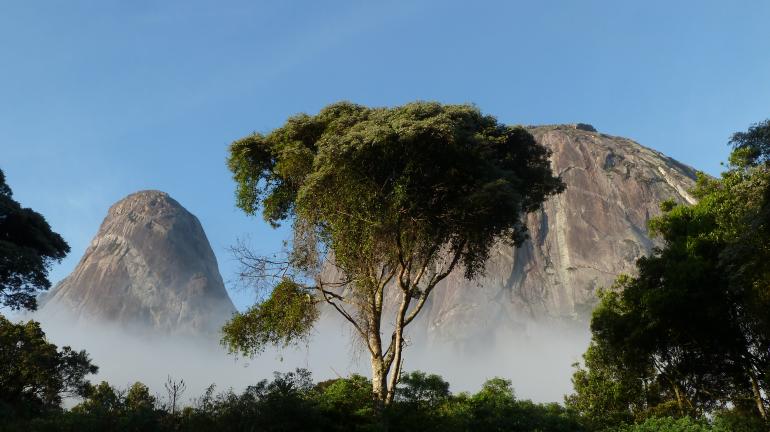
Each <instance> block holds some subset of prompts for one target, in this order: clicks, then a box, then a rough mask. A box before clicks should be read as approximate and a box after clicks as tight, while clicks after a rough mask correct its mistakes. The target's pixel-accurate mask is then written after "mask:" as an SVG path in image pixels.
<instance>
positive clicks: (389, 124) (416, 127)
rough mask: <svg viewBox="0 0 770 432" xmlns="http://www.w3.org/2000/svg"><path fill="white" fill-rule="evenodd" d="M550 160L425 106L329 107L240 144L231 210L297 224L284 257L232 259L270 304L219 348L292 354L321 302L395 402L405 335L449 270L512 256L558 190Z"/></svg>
mask: <svg viewBox="0 0 770 432" xmlns="http://www.w3.org/2000/svg"><path fill="white" fill-rule="evenodd" d="M548 157H549V152H548V150H546V149H545V148H544V147H542V146H540V145H539V144H537V143H536V142H535V140H534V138H533V137H532V135H530V134H529V133H528V132H527V131H526V130H525V129H524V128H522V127H509V126H506V125H503V124H500V123H499V122H498V121H497V120H496V119H495V118H494V117H492V116H488V115H483V114H481V112H480V111H479V110H478V109H477V108H475V107H472V106H468V105H441V104H438V103H426V102H418V103H411V104H407V105H404V106H399V107H395V108H368V107H364V106H360V105H355V104H351V103H337V104H333V105H330V106H328V107H326V108H324V109H323V110H321V112H319V113H318V114H317V115H315V116H310V115H305V114H301V115H297V116H294V117H291V118H290V119H289V120H288V121H287V122H286V124H284V125H283V126H282V127H280V128H278V129H276V130H274V131H272V132H270V133H269V134H267V135H263V134H257V133H255V134H253V135H251V136H248V137H246V138H243V139H241V140H239V141H236V142H234V143H233V144H232V146H231V148H230V157H229V161H228V163H229V167H230V169H231V170H232V172H233V174H234V178H235V180H236V182H237V186H238V192H237V203H238V206H239V207H240V208H241V209H243V210H244V211H245V212H246V213H248V214H256V213H258V212H259V211H260V210H261V211H262V214H263V217H264V218H265V220H266V221H268V222H269V223H270V224H272V225H273V226H278V225H279V224H280V223H281V222H283V221H287V220H288V221H291V222H292V227H293V231H294V238H293V241H292V242H291V243H290V244H289V248H288V250H287V251H286V254H285V256H278V257H260V256H256V255H255V254H253V253H251V251H249V250H248V249H247V248H237V252H239V256H240V258H241V261H242V263H243V264H244V269H245V271H244V276H245V277H247V278H250V279H252V280H256V281H258V282H259V283H260V284H262V285H261V286H262V287H265V288H267V290H269V291H270V293H269V294H266V296H265V300H264V301H262V302H259V303H257V304H256V305H254V306H253V307H252V308H251V309H249V310H248V311H247V312H245V313H243V314H240V315H237V316H235V317H234V319H233V320H232V321H231V322H230V323H228V324H227V325H226V326H225V328H224V333H225V336H224V342H225V343H226V344H227V345H229V346H230V348H231V349H233V350H240V351H242V352H243V353H245V354H249V355H253V354H255V353H258V352H259V351H260V350H261V349H263V348H264V346H265V345H267V344H284V345H285V344H289V343H292V342H294V341H296V340H298V339H301V338H302V337H303V336H305V335H307V333H308V331H309V330H310V328H311V327H312V325H313V322H314V321H315V319H316V318H317V317H318V309H317V307H318V304H319V302H324V303H326V304H327V305H328V306H329V307H331V308H333V310H335V311H336V312H338V313H339V314H340V315H341V316H342V317H344V319H346V320H347V321H348V322H349V323H350V324H351V325H352V326H353V328H354V329H355V332H356V334H357V335H358V336H359V338H360V341H361V342H362V344H363V346H364V347H365V348H366V350H367V351H368V353H369V357H370V361H371V367H372V386H373V392H374V394H375V396H376V399H377V400H378V401H379V402H380V403H381V404H383V403H384V404H388V403H390V401H392V400H393V396H394V390H395V388H396V384H397V382H398V379H399V376H400V371H401V366H402V361H403V347H404V329H405V328H406V327H407V326H408V325H409V324H410V323H412V322H413V321H414V319H415V318H416V317H417V316H418V314H419V313H420V311H421V310H422V309H423V307H424V305H425V302H426V301H427V299H428V297H429V296H430V294H431V293H432V292H433V290H434V288H435V287H436V286H437V284H438V283H439V282H440V281H441V280H443V279H444V278H445V277H446V276H447V275H448V274H449V273H450V272H452V271H453V270H455V269H460V268H461V269H462V271H463V272H464V274H465V276H466V277H467V278H473V277H474V276H476V275H478V274H479V273H481V272H482V271H483V269H484V264H485V261H486V260H487V257H488V255H489V249H490V247H491V246H492V245H493V244H494V242H495V241H498V240H503V241H507V242H509V243H511V244H514V245H519V244H520V243H521V242H522V241H523V240H524V239H525V238H526V233H527V228H526V226H525V224H524V220H523V217H524V216H525V215H526V213H528V212H531V211H534V210H536V209H537V208H539V207H540V205H541V204H542V202H543V201H544V200H545V199H546V198H547V197H548V196H549V195H552V194H554V193H558V192H559V191H561V190H562V189H563V184H562V182H561V181H560V180H559V179H558V178H556V177H554V176H553V174H552V172H551V169H550V166H549V160H548ZM324 267H325V268H326V270H327V271H322V270H323V268H324ZM330 275H331V276H330ZM265 281H270V283H268V284H265V283H264V282H265ZM391 329H392V330H391ZM386 332H387V333H389V334H384V333H386Z"/></svg>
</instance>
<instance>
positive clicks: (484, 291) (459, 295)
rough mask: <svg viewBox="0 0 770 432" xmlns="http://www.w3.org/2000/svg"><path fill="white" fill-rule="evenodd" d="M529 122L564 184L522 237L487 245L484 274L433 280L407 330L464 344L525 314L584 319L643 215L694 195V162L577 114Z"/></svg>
mask: <svg viewBox="0 0 770 432" xmlns="http://www.w3.org/2000/svg"><path fill="white" fill-rule="evenodd" d="M529 130H530V132H531V133H532V134H533V135H534V136H535V138H536V139H537V140H538V141H539V142H540V143H541V144H543V145H544V146H546V147H548V148H549V149H551V150H552V151H553V155H552V157H551V161H552V167H553V170H554V172H555V173H556V174H558V175H560V176H561V177H562V179H563V180H564V182H565V183H566V185H567V189H566V191H565V192H564V193H562V194H560V195H558V196H555V197H553V198H551V199H550V200H548V201H547V202H546V203H545V205H544V206H543V208H542V210H540V211H538V212H536V213H533V214H530V215H529V217H528V218H527V224H528V227H529V229H530V240H529V241H527V242H526V243H525V244H524V246H523V247H521V248H519V249H513V248H512V247H511V246H505V245H497V246H495V247H494V250H493V252H492V254H491V259H490V261H489V262H488V264H487V268H486V274H485V275H484V276H482V277H479V278H478V279H477V280H474V281H467V280H465V279H464V278H463V275H462V272H455V273H454V274H451V275H450V276H449V277H448V278H447V279H446V280H445V281H444V282H443V283H442V284H441V285H440V286H438V287H437V288H436V290H435V291H434V294H433V296H432V299H431V301H430V304H429V305H426V309H425V310H424V311H423V315H424V316H423V317H422V320H421V321H420V322H419V323H416V324H417V325H416V326H415V327H416V328H415V329H413V330H412V332H413V334H414V335H415V336H417V337H420V336H422V337H427V338H428V340H429V341H430V342H433V343H447V342H449V343H451V344H456V345H459V346H461V347H463V348H471V349H472V348H473V347H475V346H483V345H484V344H486V343H488V341H489V338H490V337H492V335H499V332H500V331H501V330H504V331H506V332H508V331H515V330H516V329H517V328H519V329H525V328H526V327H527V326H529V325H532V323H538V324H544V325H549V326H552V325H564V326H566V327H567V328H570V327H571V328H576V327H577V328H585V327H586V322H587V320H588V319H589V317H590V311H591V309H592V308H593V306H594V305H595V304H596V293H597V290H598V289H599V288H602V287H610V286H611V285H612V282H613V281H614V279H615V278H616V276H617V275H618V274H621V273H631V272H633V270H634V263H635V261H636V259H637V258H639V257H641V256H642V255H645V254H649V253H650V251H651V250H652V248H653V246H655V245H656V241H655V240H651V239H650V236H649V235H648V231H647V221H648V220H649V219H650V218H651V217H654V216H656V215H658V214H660V209H659V205H660V203H661V202H662V201H664V200H667V199H673V200H674V201H677V202H690V203H692V202H694V199H693V197H692V196H690V195H689V194H688V192H687V191H688V190H689V189H690V188H691V187H692V186H693V185H694V179H695V170H694V169H692V168H690V167H688V166H686V165H683V164H681V163H679V162H677V161H675V160H673V159H671V158H669V157H666V156H665V155H663V154H661V153H659V152H656V151H654V150H651V149H648V148H646V147H643V146H641V145H639V144H637V143H636V142H634V141H631V140H629V139H626V138H621V137H614V136H608V135H605V134H601V133H598V132H596V131H595V130H593V127H591V126H590V125H583V124H578V125H560V126H541V127H532V128H530V129H529Z"/></svg>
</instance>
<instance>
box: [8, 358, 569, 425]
mask: <svg viewBox="0 0 770 432" xmlns="http://www.w3.org/2000/svg"><path fill="white" fill-rule="evenodd" d="M406 375H408V376H409V377H410V378H409V379H406V380H405V381H404V382H402V383H401V385H400V386H399V389H404V388H409V387H412V390H411V392H410V393H409V395H408V396H407V395H399V396H398V397H397V398H396V399H395V400H394V402H393V403H392V404H391V405H389V406H388V407H387V408H386V409H385V410H383V411H382V412H379V413H378V412H376V411H375V410H374V409H373V404H372V402H373V399H372V396H373V395H372V389H371V382H370V381H369V380H368V379H367V378H365V377H362V376H360V375H352V376H350V377H348V378H339V379H335V380H329V381H324V382H321V383H318V384H315V385H314V384H313V383H312V381H311V379H310V375H309V373H308V372H307V371H305V370H302V369H298V370H297V371H295V372H290V373H286V374H280V373H276V374H275V376H274V378H273V380H271V381H266V380H263V381H260V382H259V383H257V384H256V385H253V386H249V387H247V388H246V390H244V391H243V392H242V393H241V394H236V393H234V392H233V391H232V390H230V391H226V392H223V393H216V392H215V388H214V386H211V387H209V389H207V390H206V392H205V393H204V394H203V395H202V396H201V397H200V398H198V399H197V400H196V401H195V402H194V403H193V404H192V406H188V407H186V408H184V409H182V410H180V411H178V412H176V413H173V412H172V411H171V407H170V405H164V404H160V403H158V401H156V400H155V399H154V398H153V397H152V396H150V395H149V392H148V391H147V388H146V387H145V386H143V385H142V384H140V383H136V384H134V385H133V386H131V387H130V388H129V389H128V390H120V389H116V388H114V387H112V386H110V385H109V384H107V383H101V384H99V385H97V386H94V387H91V389H90V391H89V392H88V395H87V397H86V399H85V400H84V401H83V402H82V403H81V404H79V405H77V406H75V407H74V408H72V409H71V410H69V411H58V412H50V413H47V414H46V415H43V416H41V417H39V418H36V419H33V420H27V421H24V422H16V423H13V424H10V425H9V428H8V429H9V430H13V431H17V430H18V431H25V432H29V431H102V430H110V431H190V432H193V431H211V430H222V431H330V432H331V431H384V430H393V431H404V432H410V431H446V432H460V431H487V430H490V431H491V430H496V431H522V432H523V431H549V432H560V431H583V429H582V428H581V427H580V425H579V424H578V423H577V422H576V420H575V419H574V418H572V417H571V416H570V415H569V414H568V413H567V412H566V411H565V410H564V408H562V407H560V406H558V405H556V404H544V405H541V404H535V403H532V402H530V401H519V400H516V398H515V397H514V396H513V389H512V388H511V387H510V382H508V381H506V380H502V379H492V380H490V381H488V382H487V383H485V384H484V386H483V388H482V390H481V391H479V392H478V393H476V394H474V395H468V394H466V393H462V394H459V395H452V394H450V393H446V394H443V391H442V390H441V389H443V388H446V386H448V384H446V381H444V380H443V379H442V378H441V377H439V376H437V375H426V374H424V373H422V372H412V373H410V374H406ZM418 388H422V389H423V390H424V389H431V390H429V391H427V392H425V391H415V390H416V389H418ZM434 390H438V393H437V392H436V391H434ZM417 395H422V396H417ZM437 395H440V397H438V398H435V397H434V396H437ZM430 401H433V402H430Z"/></svg>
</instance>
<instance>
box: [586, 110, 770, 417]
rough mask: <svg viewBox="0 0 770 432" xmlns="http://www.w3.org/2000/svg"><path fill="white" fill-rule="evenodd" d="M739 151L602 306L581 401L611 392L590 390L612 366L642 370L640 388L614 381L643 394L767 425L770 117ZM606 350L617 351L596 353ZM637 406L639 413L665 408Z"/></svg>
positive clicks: (660, 224)
mask: <svg viewBox="0 0 770 432" xmlns="http://www.w3.org/2000/svg"><path fill="white" fill-rule="evenodd" d="M731 144H732V145H733V147H734V150H733V152H732V154H731V156H730V163H729V165H728V167H727V170H726V171H725V172H724V173H723V174H722V176H721V177H720V178H719V179H714V178H711V177H708V176H705V175H700V176H699V178H698V182H697V185H696V188H695V189H694V191H693V193H694V195H695V196H696V197H697V198H698V200H699V201H698V203H697V204H695V205H692V206H687V205H678V206H677V205H674V204H673V203H670V202H669V203H665V204H664V206H663V210H664V214H663V215H662V216H660V217H659V218H657V219H654V220H652V221H651V223H650V228H651V231H652V232H653V233H656V234H658V235H659V236H660V237H661V238H662V240H663V242H664V245H663V247H662V248H660V249H657V250H655V251H654V253H653V254H652V256H650V257H644V258H641V259H640V260H639V261H638V262H637V270H638V275H637V276H635V277H627V276H624V277H621V278H620V279H619V280H618V282H617V287H616V289H614V290H612V291H611V292H608V293H606V294H605V295H604V296H603V298H602V300H601V302H600V304H599V306H598V307H597V309H596V310H595V311H594V315H593V318H592V322H591V330H592V333H593V341H592V345H591V349H589V352H588V353H587V354H586V356H585V360H586V367H587V368H588V371H586V370H578V372H577V373H576V375H575V382H576V394H575V395H574V396H573V397H572V401H573V402H576V406H577V405H580V404H582V406H588V404H587V402H588V401H592V400H599V399H601V396H602V391H605V390H606V389H607V388H608V385H598V386H591V385H588V384H590V383H591V378H592V377H594V378H595V377H599V376H601V374H600V372H601V371H603V370H623V371H641V373H640V374H638V375H636V376H632V377H631V378H632V380H631V381H627V380H626V381H624V380H623V379H619V378H618V377H617V376H615V377H613V376H607V377H606V378H607V379H609V380H610V381H612V385H620V384H625V383H627V382H630V383H631V386H630V387H631V388H633V387H634V383H636V384H635V385H636V390H639V389H641V388H642V386H643V389H644V391H642V392H641V393H640V392H639V391H637V392H635V393H633V394H634V395H640V394H641V395H642V396H643V398H642V401H643V402H650V401H651V400H652V401H654V402H655V403H656V404H666V403H669V404H674V405H675V406H676V407H677V411H678V414H679V415H684V414H701V413H705V412H709V411H713V410H714V409H716V408H721V407H725V406H728V405H731V406H733V407H736V408H738V409H742V410H745V411H749V412H750V411H753V412H754V413H755V415H757V416H759V417H761V418H765V419H767V417H768V408H769V407H770V401H768V400H767V395H768V394H769V393H770V314H769V313H768V310H770V217H769V215H770V122H769V121H765V122H763V123H760V124H757V125H753V126H752V127H751V128H749V130H748V131H747V132H740V133H736V134H735V135H734V136H733V139H732V140H731ZM592 350H593V351H592ZM596 350H602V351H604V352H606V353H608V355H605V356H602V357H595V356H594V354H595V352H594V351H596ZM623 378H628V375H627V374H625V375H623ZM578 384H580V386H579V385H578ZM651 389H653V390H655V391H654V392H653V393H654V394H653V393H651V392H650V391H649V390H651ZM605 394H606V393H605ZM622 397H625V395H621V398H622ZM635 397H636V396H635ZM624 402H625V404H626V405H627V406H631V402H632V401H631V399H629V398H626V400H625V401H624ZM621 405H622V404H621ZM635 406H636V408H634V409H631V411H632V414H635V415H638V414H639V413H640V407H641V408H643V409H654V408H655V407H654V406H653V407H651V406H650V404H649V403H642V404H636V405H635ZM594 408H596V407H594ZM598 410H599V411H602V410H604V411H606V410H607V406H600V407H598ZM584 412H585V410H584Z"/></svg>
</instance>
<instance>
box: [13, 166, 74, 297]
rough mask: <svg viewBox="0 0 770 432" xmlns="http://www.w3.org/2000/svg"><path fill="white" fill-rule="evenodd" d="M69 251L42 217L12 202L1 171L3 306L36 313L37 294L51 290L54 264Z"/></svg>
mask: <svg viewBox="0 0 770 432" xmlns="http://www.w3.org/2000/svg"><path fill="white" fill-rule="evenodd" d="M69 251H70V248H69V245H67V243H66V242H65V241H64V239H62V238H61V236H60V235H59V234H56V233H55V232H53V231H51V227H50V226H49V225H48V222H46V220H45V218H44V217H43V216H42V215H41V214H40V213H37V212H35V211H33V210H32V209H29V208H22V207H21V205H19V203H18V202H16V201H15V200H14V199H13V193H12V192H11V188H10V187H9V186H8V185H7V184H6V183H5V175H4V174H3V171H2V170H0V306H7V307H10V308H11V309H15V310H18V309H30V310H35V309H36V308H37V301H36V299H35V295H36V293H37V291H39V290H46V289H48V288H50V287H51V282H50V281H49V280H48V270H49V268H50V266H51V264H52V263H53V262H57V261H61V259H62V258H64V256H65V255H67V253H68V252H69Z"/></svg>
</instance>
